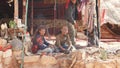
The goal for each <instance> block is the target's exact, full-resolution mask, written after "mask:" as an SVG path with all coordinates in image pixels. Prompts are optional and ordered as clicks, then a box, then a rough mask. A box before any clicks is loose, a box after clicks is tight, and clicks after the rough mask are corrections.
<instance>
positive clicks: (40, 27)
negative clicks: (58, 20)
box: [33, 25, 46, 37]
mask: <svg viewBox="0 0 120 68" xmlns="http://www.w3.org/2000/svg"><path fill="white" fill-rule="evenodd" d="M42 29H45V30H46V27H45V26H44V25H41V26H39V27H38V28H37V30H36V31H35V34H34V35H33V37H35V36H36V35H38V34H39V31H40V30H42Z"/></svg>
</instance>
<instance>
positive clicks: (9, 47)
mask: <svg viewBox="0 0 120 68" xmlns="http://www.w3.org/2000/svg"><path fill="white" fill-rule="evenodd" d="M11 48H12V46H11V45H8V46H7V47H5V48H3V52H5V51H7V50H8V49H11Z"/></svg>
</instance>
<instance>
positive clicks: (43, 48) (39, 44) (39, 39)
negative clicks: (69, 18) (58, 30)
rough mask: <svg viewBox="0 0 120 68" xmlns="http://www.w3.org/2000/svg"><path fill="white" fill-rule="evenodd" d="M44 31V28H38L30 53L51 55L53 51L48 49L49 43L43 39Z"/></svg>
mask: <svg viewBox="0 0 120 68" xmlns="http://www.w3.org/2000/svg"><path fill="white" fill-rule="evenodd" d="M45 32H46V29H45V28H44V27H40V28H39V29H38V31H37V34H36V35H35V37H34V39H33V46H32V52H33V53H41V52H44V53H51V52H53V49H52V48H50V46H51V45H50V43H48V42H47V41H46V39H45V38H44V35H45Z"/></svg>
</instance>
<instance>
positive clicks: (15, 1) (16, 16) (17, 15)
mask: <svg viewBox="0 0 120 68" xmlns="http://www.w3.org/2000/svg"><path fill="white" fill-rule="evenodd" d="M18 8H19V6H18V0H14V21H15V22H16V23H17V19H18V18H19V13H18V11H19V9H18Z"/></svg>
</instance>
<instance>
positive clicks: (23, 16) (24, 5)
mask: <svg viewBox="0 0 120 68" xmlns="http://www.w3.org/2000/svg"><path fill="white" fill-rule="evenodd" d="M22 12H23V14H22V23H25V13H26V0H23V11H22Z"/></svg>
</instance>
